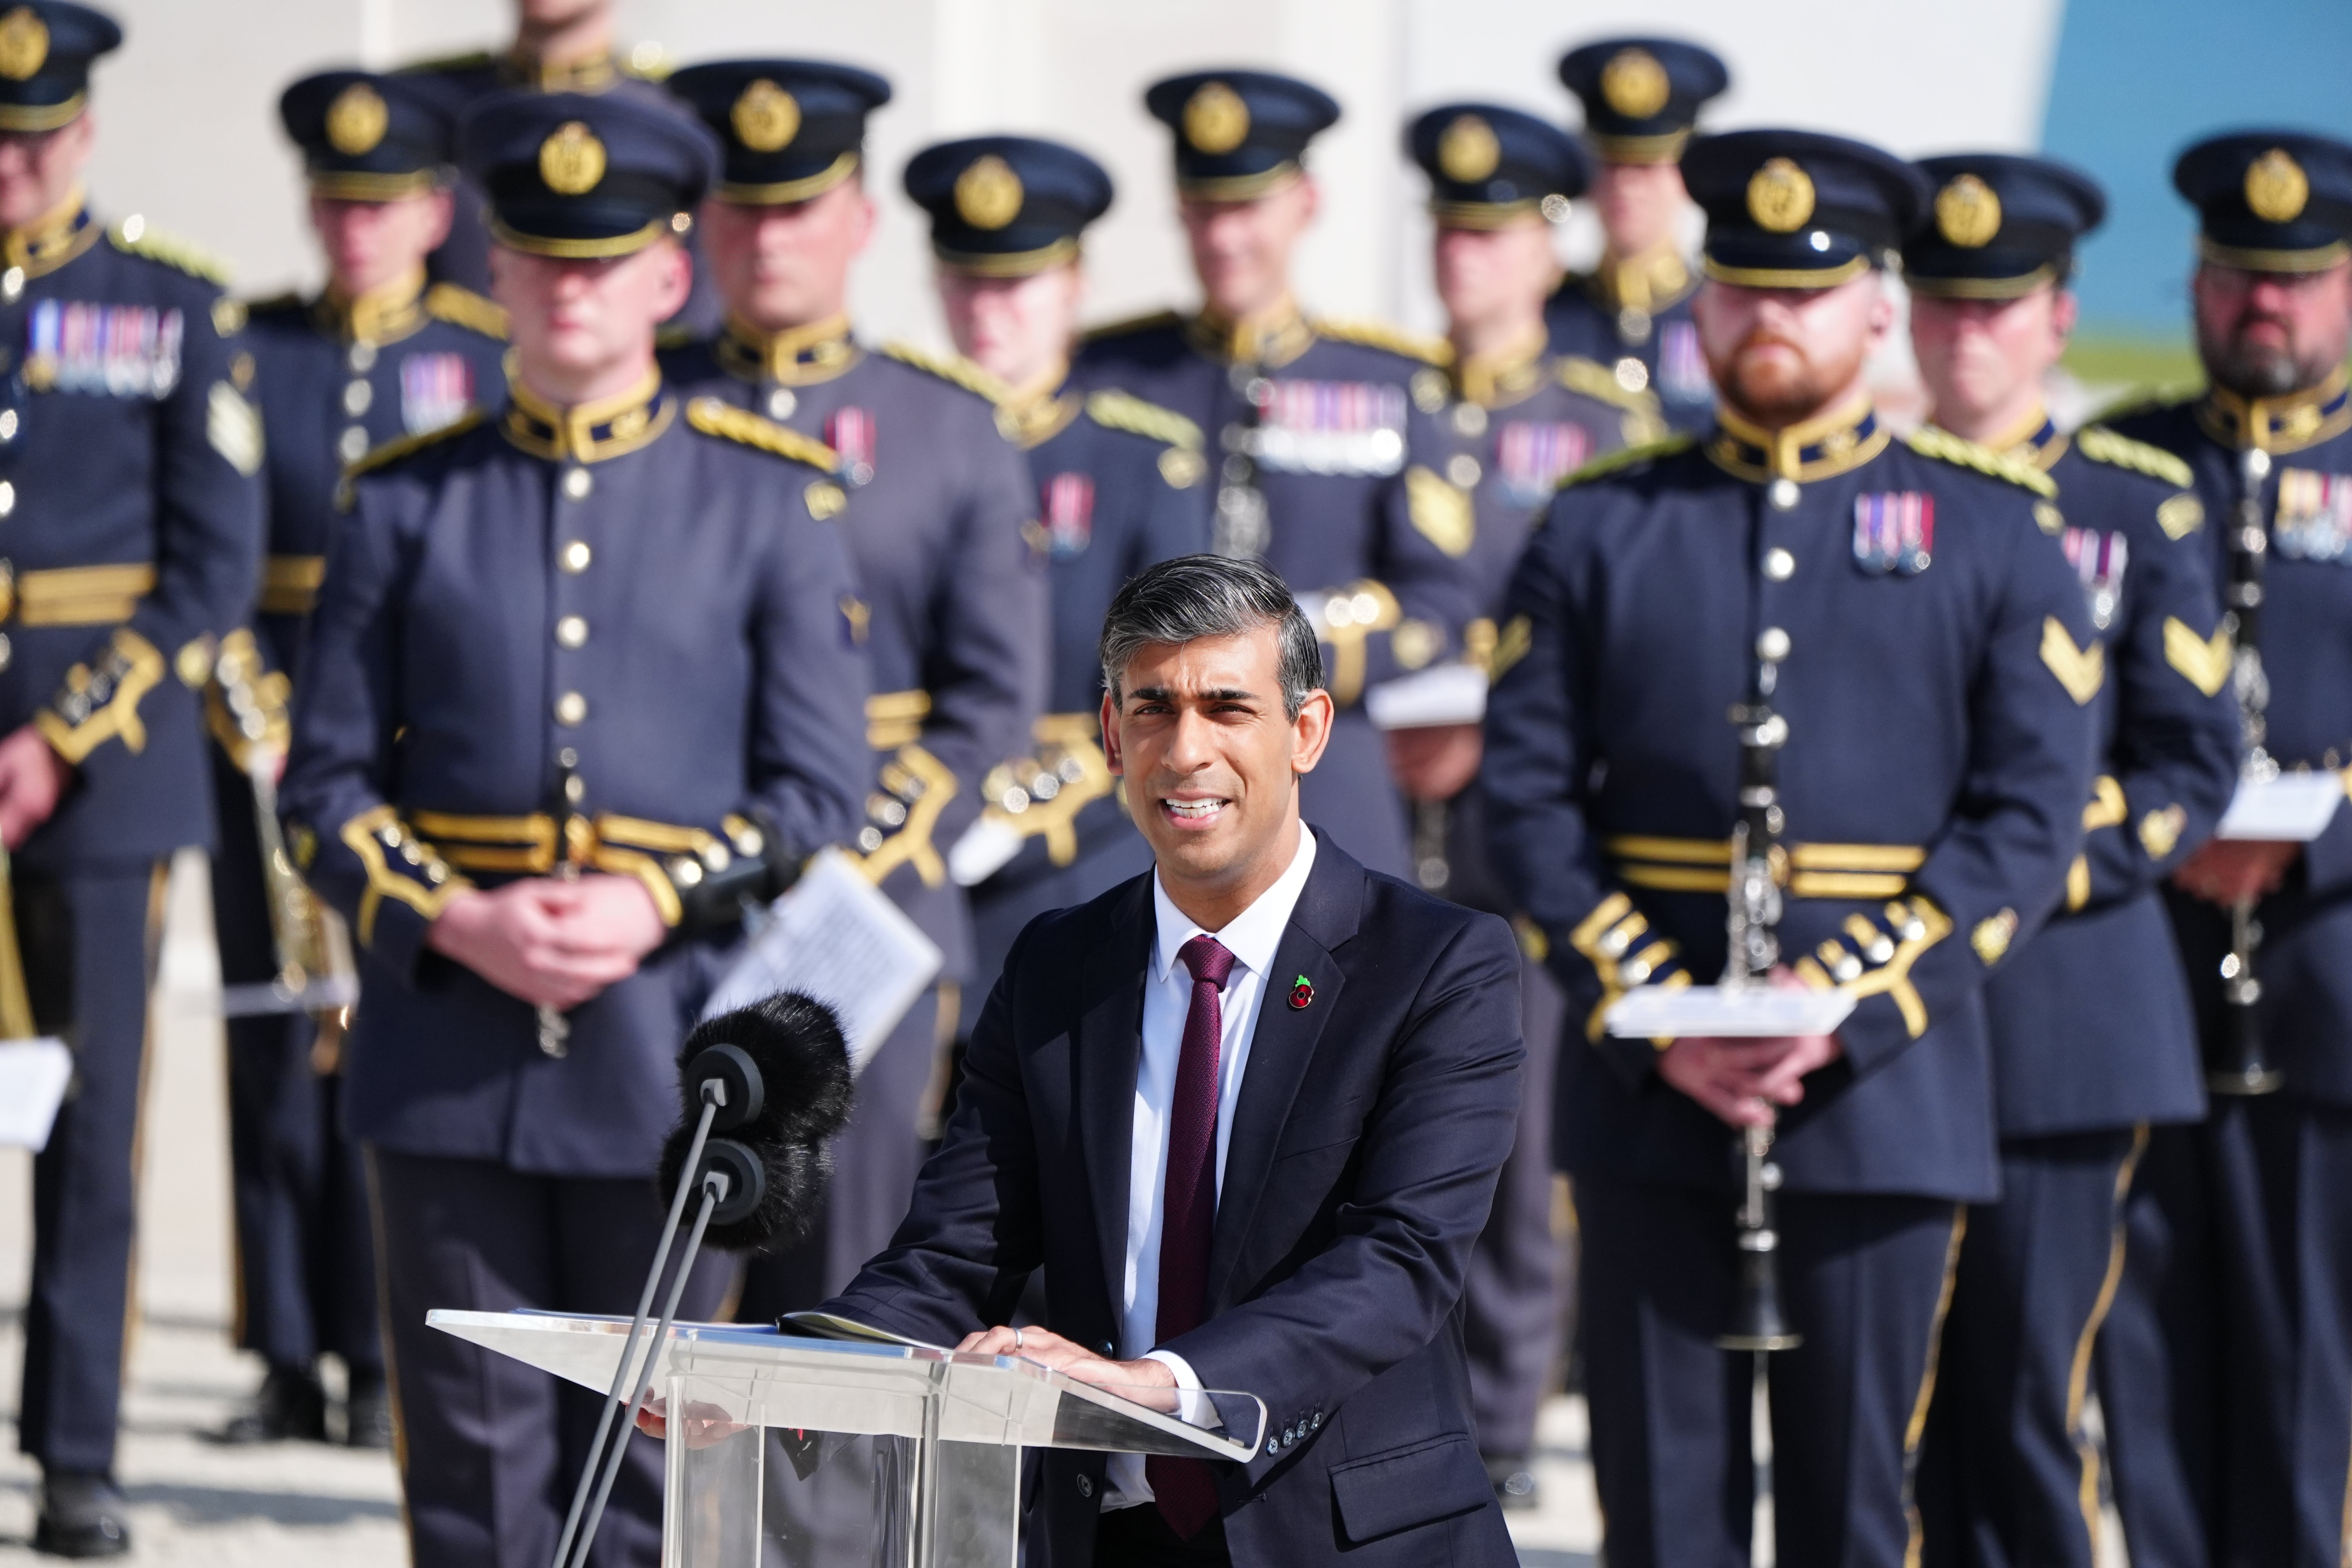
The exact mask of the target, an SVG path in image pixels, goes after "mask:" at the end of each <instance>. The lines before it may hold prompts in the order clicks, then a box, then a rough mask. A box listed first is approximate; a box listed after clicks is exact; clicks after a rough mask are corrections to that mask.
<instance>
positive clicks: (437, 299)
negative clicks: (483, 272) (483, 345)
mask: <svg viewBox="0 0 2352 1568" xmlns="http://www.w3.org/2000/svg"><path fill="white" fill-rule="evenodd" d="M425 314H426V315H428V316H431V317H432V318H433V319H434V320H436V321H447V322H449V323H451V324H452V325H455V326H460V327H465V328H467V329H469V330H471V331H477V332H479V333H481V334H482V336H484V337H486V338H497V339H498V340H499V341H500V342H505V341H506V335H507V313H506V310H504V309H503V308H502V307H501V306H500V305H499V303H498V302H497V301H496V300H486V299H484V298H483V297H482V296H481V295H479V294H477V293H475V292H474V291H473V290H472V289H461V288H459V287H458V286H457V284H455V283H436V284H435V285H433V287H432V288H430V289H426V290H425Z"/></svg>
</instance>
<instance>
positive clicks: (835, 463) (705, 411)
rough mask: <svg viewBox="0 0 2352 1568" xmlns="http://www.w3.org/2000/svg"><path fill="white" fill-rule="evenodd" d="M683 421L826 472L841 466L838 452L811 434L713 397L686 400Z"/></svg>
mask: <svg viewBox="0 0 2352 1568" xmlns="http://www.w3.org/2000/svg"><path fill="white" fill-rule="evenodd" d="M686 422H687V423H688V425H691V426H694V427H695V428H696V429H697V430H699V431H701V432H702V433H703V434H704V435H706V436H716V437H719V439H721V440H723V441H736V442H740V443H741V444H742V445H744V446H746V447H758V448H759V449H760V450H761V451H762V452H773V453H774V454H775V455H776V456H777V457H779V458H793V460H794V461H796V462H802V463H806V464H807V465H808V466H809V467H810V468H822V469H824V471H825V472H826V473H828V474H829V473H832V472H833V471H834V470H835V469H836V468H840V467H841V454H840V453H838V452H836V451H835V450H834V449H833V448H832V447H828V446H826V445H825V444H824V442H822V441H820V440H817V439H816V438H815V437H812V436H803V435H802V434H801V433H800V432H799V431H797V430H795V429H793V428H792V427H791V426H786V425H779V424H777V423H776V422H775V421H774V420H772V419H766V418H762V417H761V416H759V415H757V414H754V413H752V412H751V410H750V409H748V408H738V407H736V406H735V405H733V404H731V403H722V402H720V401H719V399H718V398H716V397H698V398H696V399H694V400H693V401H692V402H690V403H688V405H686Z"/></svg>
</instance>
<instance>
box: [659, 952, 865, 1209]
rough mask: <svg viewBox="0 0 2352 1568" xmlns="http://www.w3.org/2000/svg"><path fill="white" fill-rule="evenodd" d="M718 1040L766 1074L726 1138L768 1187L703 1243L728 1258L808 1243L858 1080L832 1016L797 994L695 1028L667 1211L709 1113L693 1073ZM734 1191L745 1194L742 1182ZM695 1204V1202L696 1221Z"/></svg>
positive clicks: (667, 1173) (665, 1191)
mask: <svg viewBox="0 0 2352 1568" xmlns="http://www.w3.org/2000/svg"><path fill="white" fill-rule="evenodd" d="M719 1044H726V1045H731V1046H733V1047H736V1048H737V1049H739V1050H740V1051H741V1052H743V1053H744V1055H746V1056H748V1057H749V1058H751V1062H752V1064H753V1065H754V1066H755V1067H756V1068H757V1069H758V1070H759V1074H760V1079H761V1107H760V1112H759V1114H758V1115H757V1116H755V1117H753V1118H752V1119H751V1121H748V1122H745V1123H742V1124H740V1125H739V1126H736V1127H734V1128H733V1129H731V1130H730V1132H729V1133H728V1137H729V1139H730V1140H731V1141H732V1142H734V1143H735V1144H737V1145H739V1146H740V1149H742V1150H744V1151H747V1152H749V1153H750V1154H751V1156H753V1157H755V1158H756V1159H757V1160H758V1161H759V1163H760V1170H761V1178H762V1180H761V1189H762V1190H761V1194H760V1198H759V1202H758V1204H757V1205H756V1206H755V1207H754V1208H753V1210H752V1211H751V1214H750V1215H748V1216H746V1217H744V1218H741V1219H740V1220H734V1221H733V1222H732V1223H726V1224H720V1223H716V1222H714V1223H713V1224H712V1225H711V1226H710V1227H709V1230H708V1231H707V1232H706V1233H705V1235H704V1237H703V1244H704V1245H705V1246H707V1247H719V1248H722V1249H724V1250H727V1251H730V1252H740V1251H753V1252H756V1251H764V1250H766V1249H767V1248H769V1247H774V1246H777V1245H779V1244H781V1243H787V1242H792V1241H797V1240H799V1239H801V1238H802V1237H805V1236H807V1235H808V1234H809V1232H810V1230H811V1228H812V1227H813V1226H814V1224H815V1222H816V1218H817V1215H818V1214H819V1213H820V1212H821V1210H822V1207H823V1204H824V1189H825V1183H826V1180H827V1178H828V1177H829V1176H830V1175H831V1174H832V1170H833V1155H832V1151H831V1149H830V1147H829V1145H830V1143H831V1141H832V1139H833V1136H834V1134H835V1133H836V1132H838V1131H841V1129H842V1127H843V1125H844V1124H845V1123H846V1122H847V1121H848V1120H849V1110H850V1107H851V1105H852V1103H853V1102H854V1100H855V1099H856V1078H855V1077H854V1076H853V1075H852V1073H851V1072H850V1068H849V1047H848V1043H847V1041H846V1040H845V1039H844V1038H843V1037H842V1033H841V1025H840V1023H839V1021H838V1020H836V1019H835V1016H834V1015H833V1010H832V1009H831V1008H829V1007H827V1006H825V1005H824V1004H823V1003H821V1002H817V1001H814V1000H813V999H812V998H810V997H807V996H804V995H803V994H800V993H798V992H792V991H787V992H780V993H778V994H775V995H773V996H770V997H767V998H764V999H763V1000H761V1001H759V1002H755V1003H753V1004H751V1005H750V1006H748V1007H742V1008H739V1009H737V1010H736V1011H734V1012H732V1013H726V1014H722V1015H720V1016H719V1017H716V1018H711V1019H707V1020H705V1021H704V1022H703V1023H701V1024H700V1025H698V1026H696V1028H695V1030H694V1032H693V1033H692V1034H690V1035H688V1037H687V1040H686V1045H685V1047H684V1048H683V1049H681V1050H680V1051H679V1053H678V1066H679V1072H680V1075H681V1078H682V1079H684V1080H685V1081H683V1082H682V1083H681V1086H680V1087H681V1091H682V1093H681V1098H682V1100H684V1101H685V1111H686V1114H685V1117H684V1119H683V1120H682V1121H680V1122H679V1123H678V1125H677V1127H676V1128H674V1129H672V1130H671V1132H670V1135H669V1139H668V1141H667V1142H666V1143H665V1144H664V1145H663V1146H662V1159H661V1173H660V1176H659V1182H660V1187H659V1195H660V1197H661V1199H662V1202H663V1204H664V1205H667V1203H668V1201H669V1198H670V1195H671V1194H673V1193H675V1192H676V1191H677V1183H678V1178H679V1177H680V1176H682V1175H683V1174H685V1164H686V1151H687V1146H688V1144H689V1143H691V1142H693V1140H694V1126H695V1122H696V1121H698V1120H699V1119H700V1116H701V1110H702V1107H701V1100H700V1096H699V1091H698V1087H697V1086H696V1084H695V1083H694V1081H693V1080H692V1075H691V1074H690V1073H688V1071H687V1068H688V1065H689V1064H690V1063H692V1062H693V1060H694V1059H695V1058H696V1057H698V1056H699V1055H701V1054H702V1052H703V1051H704V1050H706V1049H707V1048H709V1047H711V1046H714V1045H719ZM702 1163H703V1165H704V1166H705V1167H708V1166H709V1165H710V1164H711V1163H713V1162H712V1160H711V1158H710V1157H709V1156H708V1155H706V1157H705V1159H704V1160H703V1162H702ZM721 1168H729V1167H726V1166H722V1167H721ZM734 1185H735V1189H736V1191H737V1193H738V1194H739V1196H740V1192H741V1185H742V1184H741V1183H740V1181H739V1182H737V1183H735V1184H734ZM694 1202H695V1200H692V1199H689V1200H688V1209H687V1215H688V1219H689V1221H690V1220H691V1218H692V1216H693V1214H694V1212H695V1211H694V1206H693V1205H694ZM730 1206H734V1205H730Z"/></svg>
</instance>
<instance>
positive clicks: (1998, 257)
mask: <svg viewBox="0 0 2352 1568" xmlns="http://www.w3.org/2000/svg"><path fill="white" fill-rule="evenodd" d="M1919 172H1920V173H1921V174H1925V175H1927V183H1928V184H1929V185H1930V186H1931V187H1933V189H1934V191H1935V195H1934V197H1933V198H1932V199H1931V200H1930V201H1929V203H1928V206H1927V222H1925V223H1923V224H1921V225H1920V226H1919V229H1918V232H1917V233H1916V234H1914V235H1913V236H1912V237H1911V238H1910V241H1909V242H1908V243H1907V244H1906V245H1905V246H1904V247H1903V280H1904V281H1905V282H1906V283H1907V284H1909V285H1910V287H1911V291H1912V292H1913V293H1915V294H1934V295H1938V296H1941V297H1942V298H1945V299H1948V300H2013V299H2016V298H2018V297H2019V296H2020V295H2023V294H2030V293H2032V292H2033V290H2035V289H2039V288H2041V287H2042V285H2043V284H2045V283H2055V282H2063V281H2064V280H2065V279H2067V278H2068V277H2070V276H2071V275H2072V274H2073V272H2074V242H2075V241H2076V240H2077V239H2080V238H2081V237H2083V236H2084V235H2086V234H2088V233H2090V232H2091V231H2092V230H2093V229H2095V228H2096V227H2098V226H2099V225H2100V223H2101V222H2102V221H2103V220H2104V219H2105V217H2106V216H2107V199H2106V197H2105V196H2104V195H2101V194H2100V192H2099V187H2098V186H2097V185H2096V184H2093V183H2092V182H2091V180H2090V178H2089V177H2088V176H2087V175H2084V174H2077V173H2076V172H2075V171H2074V170H2073V169H2070V168H2068V167H2066V165H2065V164H2063V163H2052V162H2050V161H2049V160H2048V159H2046V158H2021V157H2015V156H2012V155H2011V154H2009V153H1951V154H1949V155H1948V156H1945V157H1941V158H1922V159H1921V160H1919Z"/></svg>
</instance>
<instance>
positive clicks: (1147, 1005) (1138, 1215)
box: [1103, 826, 1315, 1511]
mask: <svg viewBox="0 0 2352 1568" xmlns="http://www.w3.org/2000/svg"><path fill="white" fill-rule="evenodd" d="M1314 868H1315V833H1314V830H1313V829H1311V828H1308V827H1306V826H1301V827H1300V828H1299V831H1298V849H1297V853H1296V854H1294V855H1293V856H1292V857H1291V859H1290V867H1289V869H1287V870H1286V871H1284V872H1283V874H1282V875H1281V877H1280V878H1278V879H1276V882H1275V884H1274V886H1272V887H1270V888H1268V889H1266V890H1265V892H1263V893H1260V894H1259V895H1258V896H1257V901H1256V902H1255V903H1253V904H1251V905H1250V907H1249V908H1248V909H1246V910H1243V911H1242V912H1241V913H1240V914H1238V915H1235V916H1234V918H1233V919H1232V920H1231V921H1227V922H1226V924H1225V927H1224V929H1223V931H1202V928H1201V927H1200V926H1198V925H1195V924H1194V923H1193V922H1192V920H1191V919H1190V918H1189V917H1188V916H1187V915H1186V914H1185V913H1184V911H1183V910H1180V909H1178V908H1177V907H1176V906H1175V904H1173V903H1172V902H1171V901H1170V900H1169V897H1168V890H1167V889H1165V888H1162V887H1161V886H1160V873H1159V872H1157V871H1154V872H1153V873H1152V874H1151V909H1152V915H1153V918H1154V922H1155V923H1154V931H1153V936H1152V944H1151V967H1150V973H1148V974H1147V975H1146V976H1145V982H1144V987H1143V1028H1142V1033H1143V1056H1142V1059H1141V1061H1140V1062H1139V1064H1138V1066H1137V1068H1136V1074H1135V1136H1134V1142H1133V1144H1132V1146H1131V1150H1130V1152H1129V1167H1128V1179H1127V1278H1126V1281H1125V1285H1124V1289H1125V1292H1126V1293H1125V1295H1124V1296H1123V1297H1122V1298H1121V1304H1122V1306H1123V1307H1124V1309H1125V1311H1124V1314H1123V1316H1122V1318H1121V1320H1120V1324H1119V1342H1118V1353H1119V1359H1120V1360H1122V1361H1135V1360H1138V1359H1139V1358H1141V1357H1144V1356H1146V1355H1149V1356H1150V1358H1151V1359H1152V1360H1154V1361H1160V1362H1165V1363H1168V1367H1169V1370H1170V1371H1171V1372H1173V1373H1175V1374H1176V1381H1177V1384H1178V1385H1179V1386H1181V1387H1183V1388H1186V1389H1191V1390H1195V1391H1197V1390H1198V1389H1199V1388H1200V1386H1201V1380H1200V1379H1199V1377H1197V1376H1195V1375H1194V1374H1193V1372H1192V1368H1191V1367H1189V1366H1187V1365H1185V1364H1184V1358H1183V1357H1181V1356H1179V1355H1175V1354H1172V1353H1171V1352H1167V1351H1160V1350H1154V1349H1153V1348H1152V1347H1153V1344H1154V1343H1155V1342H1156V1341H1157V1338H1158V1327H1159V1320H1160V1208H1161V1201H1160V1200H1161V1194H1162V1193H1163V1192H1164V1190H1165V1189H1166V1186H1167V1184H1168V1118H1169V1109H1170V1104H1171V1101H1172V1100H1174V1099H1175V1097H1176V1065H1177V1061H1178V1059H1179V1058H1181V1056H1182V1054H1183V1049H1184V1020H1185V1018H1186V1016H1188V1015H1189V1014H1190V1013H1191V1012H1192V971H1191V970H1189V969H1187V968H1185V967H1184V964H1183V963H1182V961H1181V959H1179V958H1178V957H1177V954H1178V953H1179V952H1182V951H1183V947H1184V944H1185V943H1186V942H1190V941H1192V939H1193V938H1194V937H1196V936H1213V937H1215V938H1216V939H1217V941H1218V942H1220V943H1222V944H1223V947H1224V949H1225V951H1226V952H1230V953H1232V954H1233V955H1234V967H1233V973H1230V974H1228V975H1227V976H1226V977H1225V988H1224V991H1223V994H1222V995H1221V997H1220V998H1219V1002H1220V1005H1221V1008H1222V1011H1221V1013H1220V1015H1219V1021H1220V1023H1221V1024H1222V1025H1223V1031H1222V1037H1221V1039H1220V1040H1219V1042H1218V1047H1217V1191H1218V1193H1219V1194H1220V1195H1221V1196H1222V1195H1223V1192H1224V1186H1225V1149H1226V1146H1227V1144H1228V1143H1230V1142H1231V1141H1232V1139H1233V1131H1234V1106H1235V1104H1237V1103H1238V1102H1239V1101H1240V1100H1241V1092H1242V1074H1243V1073H1244V1071H1246V1070H1247V1069H1248V1067H1249V1053H1250V1039H1251V1037H1252V1036H1254V1035H1255V1034H1256V1033H1257V1015H1258V1009H1259V1008H1260V1007H1262V1006H1264V1005H1265V996H1266V992H1267V990H1268V989H1269V987H1270V986H1272V985H1273V984H1274V982H1275V977H1274V976H1273V975H1272V974H1271V973H1269V971H1270V970H1271V969H1272V968H1273V965H1274V954H1275V950H1276V948H1278V947H1280V946H1281V945H1282V935H1283V932H1284V931H1286V930H1287V929H1289V926H1290V912H1291V910H1294V909H1296V908H1297V904H1298V895H1299V892H1300V890H1301V889H1304V888H1305V887H1306V886H1307V873H1308V872H1309V871H1312V870H1313V869H1314ZM1282 989H1284V990H1287V989H1288V987H1287V986H1283V987H1282ZM1184 1403H1185V1404H1186V1405H1195V1404H1196V1402H1194V1401H1190V1400H1187V1401H1185V1402H1184ZM1197 1403H1198V1404H1205V1403H1206V1402H1205V1401H1202V1402H1197ZM1183 1414H1184V1416H1185V1419H1187V1420H1190V1421H1195V1422H1196V1423H1199V1424H1202V1425H1207V1424H1210V1423H1212V1422H1213V1419H1214V1417H1213V1415H1207V1414H1206V1413H1205V1412H1202V1411H1199V1410H1197V1409H1194V1408H1188V1409H1187V1410H1185V1411H1184V1413H1183ZM1104 1480H1105V1485H1104V1488H1103V1508H1104V1510H1106V1511H1108V1510H1111V1509H1117V1508H1129V1507H1133V1506H1134V1505H1136V1504H1138V1503H1147V1502H1150V1501H1151V1500H1152V1498H1151V1487H1150V1483H1148V1482H1147V1481H1146V1480H1145V1479H1143V1456H1142V1455H1140V1454H1114V1455H1112V1456H1111V1458H1110V1468H1109V1469H1108V1473H1107V1474H1106V1475H1105V1478H1104Z"/></svg>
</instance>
